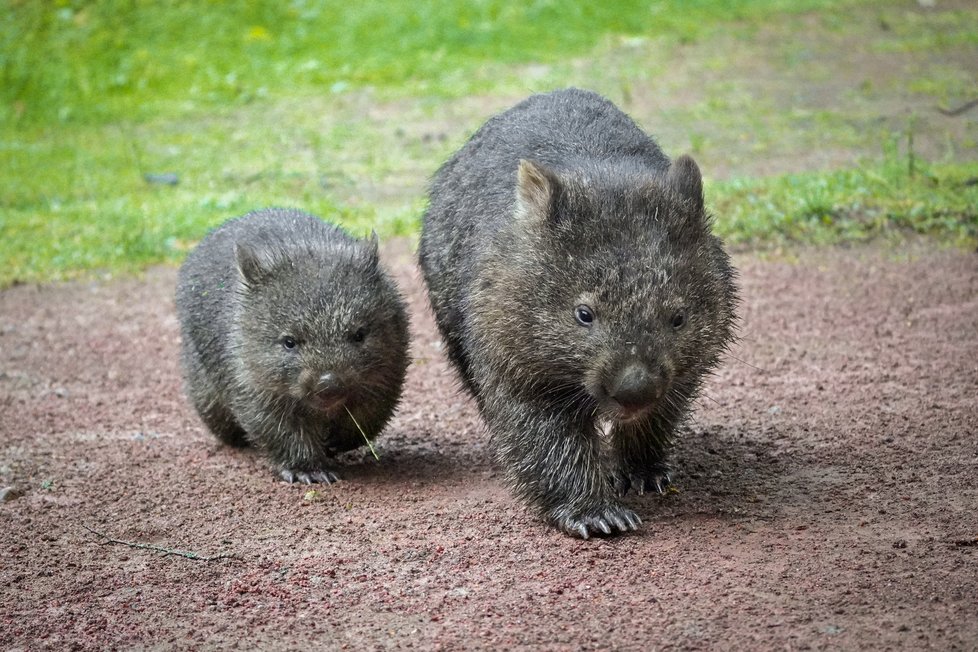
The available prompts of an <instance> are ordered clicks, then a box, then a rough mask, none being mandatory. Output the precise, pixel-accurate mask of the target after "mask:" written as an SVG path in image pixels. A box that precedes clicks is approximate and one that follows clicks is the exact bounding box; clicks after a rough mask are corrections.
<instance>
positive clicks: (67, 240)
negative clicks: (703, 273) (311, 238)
mask: <svg viewBox="0 0 978 652" xmlns="http://www.w3.org/2000/svg"><path fill="white" fill-rule="evenodd" d="M0 9H2V10H3V12H4V20H3V21H0V262H2V265H0V287H3V286H6V285H9V284H10V283H13V282H16V281H49V280H54V279H63V278H71V277H74V276H77V275H79V274H86V273H91V272H92V271H93V270H106V271H108V272H113V273H114V272H131V271H136V270H139V269H141V268H143V267H145V266H147V265H150V264H156V263H161V262H178V261H179V260H180V259H181V258H182V257H183V256H184V255H185V253H186V251H187V250H188V248H189V247H191V246H192V245H193V243H194V242H196V241H197V240H198V239H199V238H200V237H201V236H202V235H203V234H204V233H206V231H207V230H208V229H209V228H211V227H213V226H214V225H216V224H218V223H220V222H221V221H223V220H225V219H227V218H228V217H231V216H233V215H237V214H241V213H244V212H246V211H248V210H251V209H253V208H257V207H261V206H268V205H284V206H297V207H301V208H303V209H306V210H309V211H310V212H313V213H317V214H319V215H321V216H323V217H326V218H328V219H331V220H334V221H337V222H339V223H341V224H342V225H344V226H345V227H347V228H348V229H349V230H350V231H352V232H353V233H355V234H366V233H368V232H369V231H370V230H371V229H375V230H377V231H378V232H379V233H380V234H381V235H382V236H391V235H413V234H414V233H416V231H417V227H418V218H419V215H420V212H421V210H422V208H423V205H424V187H425V183H426V180H427V178H428V177H429V175H430V174H431V173H433V172H434V170H435V169H436V168H437V166H438V165H439V164H440V163H441V161H443V160H444V159H445V157H447V156H448V155H449V154H450V152H451V151H452V150H454V149H455V148H457V147H458V146H459V145H461V144H462V143H463V142H464V140H465V138H466V137H467V135H468V134H469V133H471V131H472V130H474V129H475V128H477V127H478V125H479V124H481V123H482V122H483V121H484V120H485V119H486V118H487V117H488V116H489V115H491V114H492V113H493V112H495V111H497V110H499V109H502V108H504V107H506V106H508V105H509V104H511V103H512V102H514V101H516V100H518V99H520V98H521V97H524V96H525V95H527V94H529V93H531V92H535V91H540V90H547V89H550V88H555V87H560V86H567V85H577V86H584V87H590V88H594V89H595V90H598V91H599V92H602V93H604V94H606V95H608V96H609V97H611V98H612V99H613V100H615V101H616V102H618V103H619V104H621V105H622V106H623V107H624V108H625V109H626V110H627V111H628V112H629V113H631V114H632V115H633V116H634V117H635V118H636V120H637V121H638V122H639V123H640V124H642V125H643V126H645V127H646V128H647V129H648V130H649V131H650V132H652V133H654V134H655V135H656V137H657V138H658V139H659V140H660V143H661V144H662V145H663V148H664V149H665V150H666V151H667V152H668V153H670V154H676V153H679V152H680V151H691V152H693V154H694V155H695V156H696V157H697V160H698V161H700V164H701V166H702V167H703V169H704V171H705V173H706V175H707V178H708V179H709V180H711V182H710V183H709V184H708V188H707V190H708V200H709V202H710V203H711V205H712V206H713V207H714V208H715V212H716V213H717V214H718V216H719V217H718V223H717V228H718V230H719V231H720V232H721V233H722V234H723V235H724V236H725V237H727V238H728V239H730V240H731V241H733V242H735V243H749V244H750V245H752V246H767V245H768V244H771V243H780V242H785V241H801V242H820V243H821V242H837V241H843V240H850V239H864V238H868V237H872V236H874V235H879V234H881V233H887V232H892V231H894V230H899V231H904V230H910V231H915V232H925V233H929V234H932V235H934V236H935V237H938V238H941V239H944V240H947V241H951V242H962V243H973V242H974V241H975V240H976V239H978V233H976V231H978V228H976V224H978V217H976V212H975V211H976V209H975V206H976V205H978V201H976V196H975V193H976V186H975V184H974V183H973V180H974V179H975V178H978V167H976V164H975V159H976V158H978V156H976V152H978V144H976V138H978V136H976V134H978V130H976V129H974V128H972V127H973V125H974V124H975V123H974V118H973V117H971V116H967V115H966V116H963V117H961V118H959V119H956V120H955V121H946V122H938V121H935V120H933V119H932V117H931V115H930V113H928V112H932V107H933V106H934V105H940V106H945V107H947V106H956V105H959V104H961V103H962V102H963V101H964V100H967V99H970V98H971V97H972V96H974V94H975V92H976V89H975V85H974V76H973V66H971V65H969V63H968V62H969V61H973V60H974V58H975V57H976V56H978V10H963V9H957V10H953V11H923V10H920V11H910V10H908V9H907V7H906V6H905V3H903V2H899V1H898V0H885V1H884V2H880V3H875V4H873V5H868V4H866V3H859V2H855V1H854V0H768V1H766V2H755V1H751V0H735V1H721V0H695V1H693V2H678V1H658V2H657V1H654V0H652V1H650V0H645V1H644V2H638V1H634V0H619V1H617V2H610V3H576V4H574V5H573V6H572V5H571V3H557V2H553V1H547V0H540V1H537V2H527V3H509V2H501V1H499V2H495V1H487V0H482V1H476V2H469V3H454V2H446V1H439V2H423V3H410V4H407V3H406V4H404V5H400V4H398V3H390V2H379V1H377V0H367V1H365V2H359V3H320V2H312V1H311V0H309V1H306V2H303V1H302V0H293V1H291V2H279V3H273V2H254V3H244V2H238V3H216V2H215V3H196V2H163V3H153V2H144V1H142V0H131V1H128V2H122V1H119V2H107V1H92V2H68V1H63V0H62V1H60V2H31V1H29V0H0ZM884 25H885V28H884V27H882V26H884ZM973 55H974V56H973ZM853 57H856V60H857V61H867V62H869V64H871V65H876V66H879V65H883V66H884V67H883V68H882V69H880V68H873V69H867V71H866V72H865V73H863V72H861V71H860V69H855V70H854V69H853V64H852V63H851V61H852V58H853ZM825 97H831V98H833V103H829V104H826V103H825V102H824V101H823V99H822V98H825ZM899 103H909V104H908V107H909V109H905V110H902V111H897V112H894V111H892V110H891V109H889V108H887V107H891V106H893V105H894V104H899ZM887 111H888V112H889V113H887ZM908 111H909V114H908ZM918 112H919V114H920V116H922V117H921V118H920V119H917V118H916V117H915V116H917V115H918ZM908 115H909V117H908ZM908 133H913V134H914V135H915V137H916V138H917V145H916V147H917V150H918V151H915V152H913V154H910V153H908V147H907V143H906V137H907V134H908ZM896 143H900V144H901V145H902V147H903V149H902V153H901V150H900V148H898V147H897V146H896ZM823 154H824V155H823ZM826 160H829V161H834V162H835V163H834V164H831V165H827V164H826ZM911 160H913V166H911V165H910V161H911ZM838 161H848V163H844V164H842V166H841V168H840V166H839V163H838ZM911 167H913V169H911ZM160 174H172V175H175V177H176V178H177V179H178V181H179V182H178V183H177V184H176V185H165V184H158V183H150V182H147V180H146V179H147V175H160Z"/></svg>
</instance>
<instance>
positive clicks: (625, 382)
mask: <svg viewBox="0 0 978 652" xmlns="http://www.w3.org/2000/svg"><path fill="white" fill-rule="evenodd" d="M665 383H666V379H665V377H664V376H663V374H661V373H654V372H652V371H650V370H649V369H648V367H646V366H645V365H644V364H642V363H640V362H631V363H629V364H627V365H625V366H624V367H623V368H622V369H621V371H620V372H619V373H618V374H617V376H615V378H614V379H613V380H612V382H611V384H610V385H609V387H608V397H609V398H611V399H612V400H614V401H615V402H616V403H618V405H620V406H621V408H622V411H623V412H624V413H625V416H635V415H637V414H638V413H641V412H645V411H646V410H647V409H649V408H651V407H652V406H653V405H654V404H655V402H656V400H658V398H659V397H660V396H661V395H662V389H663V387H664V386H665Z"/></svg>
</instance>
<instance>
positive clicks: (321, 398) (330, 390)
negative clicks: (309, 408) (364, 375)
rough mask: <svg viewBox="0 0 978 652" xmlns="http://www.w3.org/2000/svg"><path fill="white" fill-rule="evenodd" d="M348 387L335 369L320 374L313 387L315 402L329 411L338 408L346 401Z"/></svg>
mask: <svg viewBox="0 0 978 652" xmlns="http://www.w3.org/2000/svg"><path fill="white" fill-rule="evenodd" d="M346 390H347V388H346V386H345V385H344V383H343V380H342V378H340V376H339V374H337V373H336V372H335V371H327V372H326V373H324V374H322V375H320V376H319V379H318V380H317V381H316V385H315V387H314V388H313V397H314V398H313V399H312V400H313V402H314V404H316V405H317V406H318V407H319V408H320V409H322V410H326V411H327V412H330V411H333V410H336V409H338V408H339V407H340V406H341V405H343V403H344V402H345V401H346V398H347V396H346V394H347V391H346Z"/></svg>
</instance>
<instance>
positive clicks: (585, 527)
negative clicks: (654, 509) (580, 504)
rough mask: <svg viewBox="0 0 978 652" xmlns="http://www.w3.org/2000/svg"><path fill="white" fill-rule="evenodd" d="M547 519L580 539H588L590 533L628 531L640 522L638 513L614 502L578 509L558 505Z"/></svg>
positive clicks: (636, 527) (634, 528)
mask: <svg viewBox="0 0 978 652" xmlns="http://www.w3.org/2000/svg"><path fill="white" fill-rule="evenodd" d="M548 520H550V522H551V523H553V524H554V525H555V526H556V527H557V528H559V529H561V530H563V531H564V532H566V533H567V534H570V535H571V536H575V537H580V538H582V539H590V538H591V535H592V534H596V535H601V534H609V535H610V534H617V533H619V532H630V531H632V530H637V529H638V526H639V525H641V524H642V519H640V518H639V517H638V514H636V513H635V512H633V511H632V510H630V509H628V508H627V507H622V506H621V505H616V504H614V503H612V504H608V505H601V506H598V507H589V508H587V509H583V510H580V511H578V510H576V509H573V508H568V507H566V506H565V507H559V508H557V509H555V510H553V511H552V512H551V514H550V516H549V519H548Z"/></svg>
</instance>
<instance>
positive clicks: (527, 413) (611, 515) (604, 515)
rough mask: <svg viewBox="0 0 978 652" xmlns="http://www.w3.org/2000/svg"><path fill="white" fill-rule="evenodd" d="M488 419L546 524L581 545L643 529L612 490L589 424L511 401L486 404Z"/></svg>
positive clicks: (504, 458) (516, 483) (517, 482)
mask: <svg viewBox="0 0 978 652" xmlns="http://www.w3.org/2000/svg"><path fill="white" fill-rule="evenodd" d="M484 413H485V414H486V416H487V421H488V422H489V423H488V425H489V430H490V432H492V434H493V439H494V443H495V446H496V450H497V452H498V454H499V457H500V460H501V462H502V463H503V465H504V466H505V469H506V472H507V474H508V475H509V477H510V481H511V482H512V484H513V487H514V490H515V492H516V493H517V495H519V496H520V497H522V498H523V499H525V500H527V501H528V502H530V503H531V504H532V505H534V506H535V507H536V508H538V509H539V510H540V511H541V513H542V515H543V517H544V519H545V520H547V522H549V523H550V524H552V525H554V526H555V527H557V528H558V529H560V530H563V531H564V532H566V533H568V534H571V535H573V536H578V537H581V538H583V539H587V538H589V537H590V536H591V535H592V534H613V533H615V532H627V531H629V530H635V529H637V528H638V526H639V525H640V524H641V522H642V521H641V519H639V517H638V515H637V514H635V512H633V511H632V510H630V509H628V508H626V507H623V506H622V505H621V504H620V503H619V502H618V500H617V498H615V496H614V495H613V493H612V491H611V487H609V486H608V483H607V481H606V480H605V478H604V475H603V473H602V471H601V464H600V459H599V441H598V437H597V434H596V433H595V432H593V427H591V426H590V424H588V423H582V422H581V421H580V420H579V419H575V418H574V417H573V416H572V415H569V414H561V413H556V414H555V413H553V412H547V411H542V410H541V408H540V406H538V405H529V404H524V403H521V402H520V401H519V400H518V399H514V398H512V397H507V398H506V399H503V400H494V401H487V402H486V404H485V410H484Z"/></svg>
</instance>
